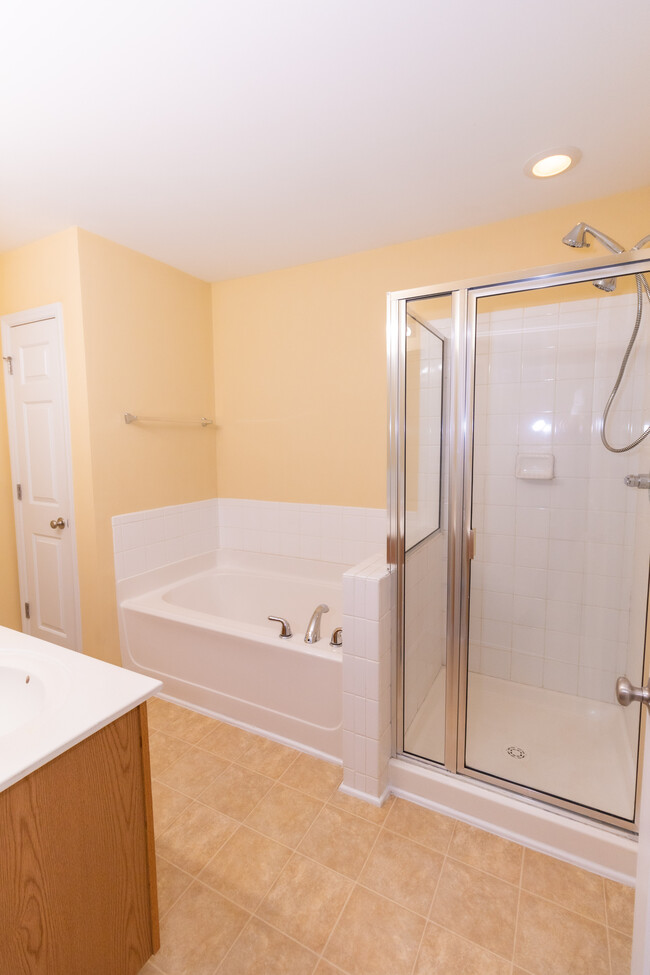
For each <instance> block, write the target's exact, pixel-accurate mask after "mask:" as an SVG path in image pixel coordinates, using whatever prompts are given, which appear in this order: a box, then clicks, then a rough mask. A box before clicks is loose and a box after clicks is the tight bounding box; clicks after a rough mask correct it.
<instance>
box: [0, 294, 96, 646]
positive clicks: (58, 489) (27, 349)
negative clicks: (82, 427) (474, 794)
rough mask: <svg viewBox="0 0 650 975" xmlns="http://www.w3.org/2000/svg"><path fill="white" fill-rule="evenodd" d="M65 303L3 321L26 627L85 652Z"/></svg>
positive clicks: (24, 626)
mask: <svg viewBox="0 0 650 975" xmlns="http://www.w3.org/2000/svg"><path fill="white" fill-rule="evenodd" d="M62 324H63V322H62V315H61V308H60V306H59V305H52V306H47V307H46V308H39V309H34V310H32V311H30V312H24V313H20V314H17V315H11V316H8V317H6V318H4V319H3V320H2V351H3V358H4V360H5V384H6V393H7V416H8V421H9V438H10V450H11V467H12V477H13V481H14V510H15V515H16V536H17V549H18V565H19V576H20V590H21V602H22V614H23V630H24V631H25V632H26V633H31V634H32V636H37V637H40V638H41V639H43V640H49V641H50V642H51V643H57V644H59V645H60V646H64V647H68V648H69V649H71V650H80V649H81V646H80V616H79V599H78V584H77V560H76V545H75V533H74V517H73V505H72V474H71V463H70V435H69V422H68V398H67V384H66V374H65V354H64V348H63V328H62Z"/></svg>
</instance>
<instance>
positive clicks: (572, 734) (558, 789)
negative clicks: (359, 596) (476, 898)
mask: <svg viewBox="0 0 650 975" xmlns="http://www.w3.org/2000/svg"><path fill="white" fill-rule="evenodd" d="M640 257H641V255H640V254H634V252H629V253H628V254H624V255H621V256H620V257H619V256H616V257H612V258H611V259H602V258H601V259H600V260H595V261H593V260H592V261H590V262H587V263H586V264H585V263H582V264H580V265H576V264H573V265H563V266H561V267H558V268H550V269H549V268H546V269H542V270H541V271H539V272H531V273H527V274H526V275H525V276H524V275H522V276H521V278H520V279H517V280H514V279H513V277H510V278H509V279H508V280H498V279H491V280H489V281H481V282H470V283H462V284H454V285H450V286H445V287H440V288H425V289H419V290H417V291H409V292H400V293H397V294H393V295H391V296H390V298H389V316H390V317H389V358H390V374H391V475H390V497H391V537H390V545H389V547H390V561H391V563H392V565H393V566H394V568H395V570H396V573H397V598H398V612H397V614H396V616H397V623H396V627H397V632H396V642H397V646H398V659H397V672H396V675H395V676H396V680H395V685H396V690H397V693H396V711H397V721H396V728H397V741H396V750H397V753H398V755H401V756H404V757H406V758H407V759H409V760H411V761H413V762H418V763H427V764H434V765H437V766H439V767H442V768H443V769H445V770H446V771H448V772H451V773H457V774H460V775H463V776H469V777H471V778H474V779H478V780H481V781H483V782H485V783H489V784H491V785H493V786H497V787H501V788H505V789H507V790H509V791H511V792H515V793H519V794H523V795H525V796H527V797H530V798H535V799H538V800H542V801H544V802H546V803H550V804H552V805H555V806H560V807H562V808H563V809H565V810H569V811H572V812H574V813H580V814H583V815H586V816H589V817H591V818H593V819H596V820H600V821H603V822H605V823H609V824H612V825H616V826H619V827H623V828H625V829H628V830H634V828H635V823H636V819H637V811H638V809H637V807H638V790H637V777H638V776H637V769H638V766H639V742H640V732H641V721H642V720H644V718H643V716H642V715H641V706H640V704H638V703H635V704H632V705H631V706H630V707H628V708H623V707H621V705H619V704H618V703H617V699H616V693H615V689H616V681H617V678H618V677H621V676H626V677H628V678H629V679H630V681H631V682H632V684H634V685H640V684H642V683H643V682H644V679H645V678H646V676H647V675H646V672H645V668H644V648H645V642H646V624H647V605H648V566H649V552H650V492H649V490H648V482H647V480H644V478H647V476H648V475H650V438H648V439H647V440H645V441H644V442H642V443H640V444H638V445H637V446H636V447H634V448H633V449H632V450H628V451H625V452H612V451H610V450H607V449H606V448H605V446H604V445H603V443H602V442H601V428H602V417H603V409H604V406H605V404H606V403H607V400H608V397H609V395H610V392H611V390H612V388H613V386H614V384H615V382H616V380H617V376H618V375H619V370H620V366H621V361H622V359H623V356H624V354H625V351H626V348H627V346H628V342H629V339H630V333H631V331H632V329H633V326H634V323H635V315H636V311H637V279H636V277H635V275H637V274H640V273H643V272H646V271H648V270H649V269H650V260H648V259H647V258H646V259H640ZM595 282H598V284H597V287H596V288H594V283H595ZM603 283H606V284H607V290H606V291H603V290H600V289H601V287H602V285H603ZM649 375H650V308H646V309H645V311H644V315H643V320H642V322H641V327H640V330H639V333H638V338H637V341H636V343H635V345H634V348H633V350H632V353H631V354H630V357H629V362H628V364H627V368H626V370H625V374H624V376H623V378H622V380H621V382H620V388H619V389H618V391H617V394H616V397H615V400H614V402H613V405H612V407H611V411H610V413H609V417H608V420H607V434H608V438H609V441H610V443H613V444H614V445H616V444H620V445H627V444H629V443H630V442H632V441H634V440H635V439H637V438H638V437H639V435H640V434H642V433H643V432H644V430H645V429H646V428H647V427H648V425H650V383H649V382H648V377H649ZM630 475H632V478H630ZM637 475H641V478H640V479H639V478H638V477H637ZM626 477H627V479H628V483H626V480H625V479H626Z"/></svg>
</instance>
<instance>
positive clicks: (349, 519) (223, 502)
mask: <svg viewBox="0 0 650 975" xmlns="http://www.w3.org/2000/svg"><path fill="white" fill-rule="evenodd" d="M385 543H386V512H385V510H384V509H383V508H346V507H342V506H337V505H318V504H289V503H283V502H279V501H277V502H276V501H251V500H246V499H238V498H237V499H236V498H212V499H209V500H207V501H195V502H192V503H189V504H179V505H174V506H172V507H168V508H154V509H152V510H149V511H136V512H133V513H132V514H126V515H116V516H115V517H114V518H113V546H114V552H115V574H116V579H117V580H118V581H119V580H120V579H125V578H128V577H130V576H134V575H139V574H140V573H142V572H146V571H148V570H151V569H159V568H160V567H161V566H164V565H171V564H172V563H174V562H179V561H181V560H182V559H187V558H192V557H193V556H196V555H202V554H204V553H205V552H212V551H214V550H215V549H217V548H228V549H235V550H238V551H245V552H261V553H264V554H268V555H286V556H290V557H292V558H304V559H313V560H314V561H321V562H340V563H343V564H345V565H356V564H357V563H358V562H361V561H362V560H363V559H366V558H368V557H369V556H370V555H373V554H374V553H375V552H377V551H378V550H380V549H382V548H383V547H384V546H385Z"/></svg>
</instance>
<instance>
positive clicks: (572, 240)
mask: <svg viewBox="0 0 650 975" xmlns="http://www.w3.org/2000/svg"><path fill="white" fill-rule="evenodd" d="M587 234H591V236H592V237H595V238H596V240H599V241H600V243H601V244H603V245H604V246H605V247H607V249H608V250H610V251H612V253H614V254H623V253H624V252H625V248H624V247H621V245H620V244H617V243H616V241H615V240H613V239H612V238H611V237H608V236H607V234H603V233H601V231H600V230H596V228H595V227H591V226H590V225H589V224H588V223H583V222H581V223H577V224H576V225H575V227H574V228H573V229H572V230H570V231H569V233H568V234H566V235H565V236H564V237H563V238H562V243H563V244H566V245H567V247H589V243H588V242H587V241H586V240H585V237H586V235H587ZM648 244H650V234H647V235H646V236H645V237H642V238H641V240H640V241H639V242H638V243H637V244H635V245H634V247H633V248H632V250H635V251H636V250H640V249H641V248H642V247H646V246H647V245H648ZM634 277H635V279H636V297H637V302H636V319H635V322H634V328H633V329H632V335H631V337H630V341H629V342H628V344H627V348H626V350H625V353H624V355H623V361H622V362H621V366H620V368H619V371H618V376H617V377H616V380H615V381H614V387H613V389H612V391H611V393H610V394H609V398H608V400H607V402H606V404H605V408H604V410H603V419H602V424H601V428H600V439H601V440H602V442H603V446H604V447H606V448H607V450H609V451H611V452H612V453H613V454H623V453H625V452H626V451H628V450H632V448H633V447H636V446H638V444H640V443H642V442H643V441H644V440H645V439H646V437H648V436H650V426H649V427H648V428H647V429H646V430H645V431H644V433H642V434H641V435H640V436H638V437H637V438H636V440H633V441H632V443H629V444H626V446H625V447H613V446H612V445H611V444H610V442H609V440H608V439H607V432H606V426H607V417H608V416H609V411H610V409H611V408H612V404H613V403H614V399H615V397H616V394H617V393H618V391H619V388H620V385H621V383H622V381H623V376H624V375H625V370H626V368H627V364H628V360H629V358H630V356H631V354H632V349H633V348H634V343H635V342H636V337H637V335H638V334H639V327H640V325H641V318H642V316H643V297H644V294H645V297H646V299H647V301H649V302H650V286H649V285H648V282H647V280H646V276H645V274H638V273H637V274H635V275H634ZM593 284H594V286H595V287H596V288H600V290H601V291H614V290H615V289H616V278H599V279H598V280H597V281H594V282H593Z"/></svg>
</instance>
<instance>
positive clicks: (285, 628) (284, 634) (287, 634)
mask: <svg viewBox="0 0 650 975" xmlns="http://www.w3.org/2000/svg"><path fill="white" fill-rule="evenodd" d="M267 619H269V620H272V622H274V623H280V639H281V640H289V639H290V638H291V637H292V636H293V632H292V630H291V623H290V622H289V620H285V619H284V618H283V617H282V616H268V617H267Z"/></svg>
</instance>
